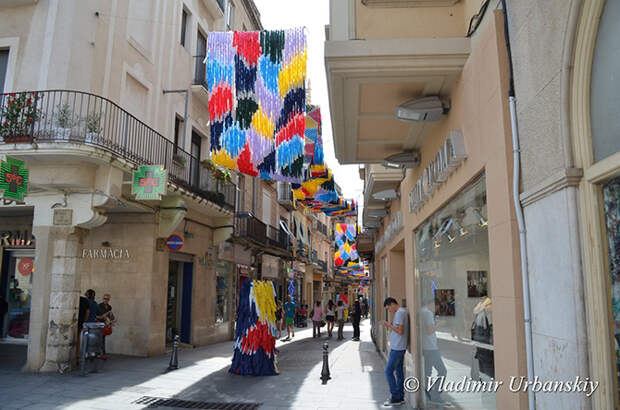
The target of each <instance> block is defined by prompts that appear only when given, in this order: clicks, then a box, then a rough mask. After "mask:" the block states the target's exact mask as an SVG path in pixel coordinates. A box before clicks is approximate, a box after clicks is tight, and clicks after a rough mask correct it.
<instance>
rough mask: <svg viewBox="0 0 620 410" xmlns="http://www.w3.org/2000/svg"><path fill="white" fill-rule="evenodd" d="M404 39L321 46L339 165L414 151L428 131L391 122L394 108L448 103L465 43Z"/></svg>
mask: <svg viewBox="0 0 620 410" xmlns="http://www.w3.org/2000/svg"><path fill="white" fill-rule="evenodd" d="M373 21H374V20H373ZM337 23H338V24H341V23H339V22H336V21H332V25H334V24H337ZM407 24H408V25H409V26H410V25H411V22H407ZM332 29H334V27H332ZM404 38H406V36H403V38H387V39H386V38H375V39H368V40H348V39H338V40H331V41H326V42H325V68H326V71H327V84H328V92H329V104H330V110H331V113H332V131H333V136H334V149H335V154H336V158H337V159H338V161H339V162H340V163H341V164H343V165H344V164H357V163H381V162H382V161H383V159H384V158H386V157H388V156H389V155H391V154H395V153H398V152H401V151H403V150H407V149H414V148H419V147H420V146H421V143H422V141H423V140H424V138H425V137H426V135H428V133H429V132H430V131H431V130H432V126H429V125H428V124H425V123H415V122H404V121H400V120H397V119H396V118H395V117H394V113H395V111H396V107H397V106H399V105H400V104H403V103H405V102H407V101H410V100H413V99H416V98H421V97H425V96H430V95H438V96H439V97H441V98H444V99H446V98H449V97H450V95H451V92H452V89H453V87H454V84H455V83H456V80H457V78H458V76H459V75H460V73H461V72H462V70H463V67H464V65H465V62H466V61H467V58H468V57H469V53H470V40H469V39H468V38H458V37H454V38H433V37H428V38H406V40H405V39H404Z"/></svg>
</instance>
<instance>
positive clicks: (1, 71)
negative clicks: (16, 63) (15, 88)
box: [0, 50, 9, 93]
mask: <svg viewBox="0 0 620 410" xmlns="http://www.w3.org/2000/svg"><path fill="white" fill-rule="evenodd" d="M8 64H9V50H0V93H1V92H4V80H5V79H6V71H7V68H8Z"/></svg>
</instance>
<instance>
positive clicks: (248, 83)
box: [206, 28, 307, 183]
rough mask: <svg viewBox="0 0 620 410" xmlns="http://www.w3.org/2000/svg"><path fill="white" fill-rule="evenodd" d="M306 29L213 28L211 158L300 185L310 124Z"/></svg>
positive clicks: (209, 64)
mask: <svg viewBox="0 0 620 410" xmlns="http://www.w3.org/2000/svg"><path fill="white" fill-rule="evenodd" d="M306 60H307V46H306V32H305V29H303V28H298V29H291V30H276V31H250V32H242V31H235V32H213V33H210V34H209V37H208V41H207V58H206V64H207V70H206V71H207V72H206V77H207V78H206V80H207V87H208V89H209V115H210V118H211V125H210V127H211V153H212V159H213V161H214V162H215V163H216V164H218V165H222V166H225V167H227V168H230V169H233V170H238V171H240V172H242V173H244V174H247V175H251V176H260V177H261V178H263V179H276V180H279V181H285V182H294V183H299V182H301V180H302V177H303V164H304V133H305V127H306V116H305V106H306Z"/></svg>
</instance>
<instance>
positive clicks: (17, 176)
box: [0, 157, 29, 201]
mask: <svg viewBox="0 0 620 410" xmlns="http://www.w3.org/2000/svg"><path fill="white" fill-rule="evenodd" d="M28 174H29V171H28V169H26V168H25V167H24V161H20V160H18V159H15V158H11V157H6V161H0V190H1V191H3V193H2V198H4V199H8V200H14V201H23V200H24V197H25V196H26V194H27V193H28Z"/></svg>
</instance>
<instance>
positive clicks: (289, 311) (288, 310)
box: [284, 296, 295, 342]
mask: <svg viewBox="0 0 620 410" xmlns="http://www.w3.org/2000/svg"><path fill="white" fill-rule="evenodd" d="M284 313H285V316H286V334H287V337H286V339H284V341H285V342H286V341H289V340H291V338H293V337H295V303H293V302H292V301H291V297H290V296H289V297H287V301H286V303H285V304H284Z"/></svg>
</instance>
